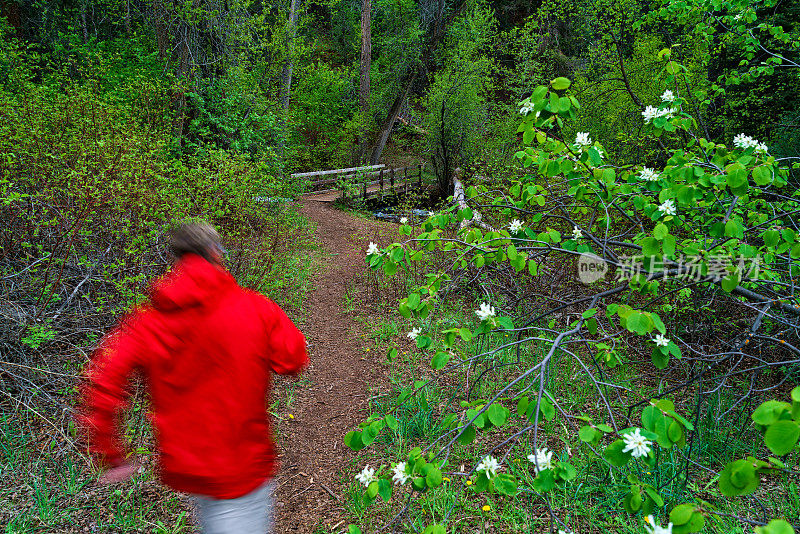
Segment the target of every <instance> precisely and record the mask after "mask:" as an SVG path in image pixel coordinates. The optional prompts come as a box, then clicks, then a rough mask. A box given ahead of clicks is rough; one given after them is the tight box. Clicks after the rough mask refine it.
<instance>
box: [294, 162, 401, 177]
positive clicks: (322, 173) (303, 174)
mask: <svg viewBox="0 0 800 534" xmlns="http://www.w3.org/2000/svg"><path fill="white" fill-rule="evenodd" d="M384 167H386V165H385V164H384V163H381V164H380V165H369V166H366V167H350V168H347V169H331V170H329V171H314V172H299V173H295V174H293V175H292V178H309V177H311V176H325V175H328V174H345V173H356V172H358V171H371V170H376V169H382V168H384Z"/></svg>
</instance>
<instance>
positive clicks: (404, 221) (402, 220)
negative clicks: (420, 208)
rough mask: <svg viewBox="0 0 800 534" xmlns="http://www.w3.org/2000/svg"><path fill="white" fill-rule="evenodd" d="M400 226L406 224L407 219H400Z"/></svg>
mask: <svg viewBox="0 0 800 534" xmlns="http://www.w3.org/2000/svg"><path fill="white" fill-rule="evenodd" d="M400 224H408V217H400Z"/></svg>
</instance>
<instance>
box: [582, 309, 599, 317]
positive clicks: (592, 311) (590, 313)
mask: <svg viewBox="0 0 800 534" xmlns="http://www.w3.org/2000/svg"><path fill="white" fill-rule="evenodd" d="M596 313H597V308H589V309H588V310H586V311H585V312H583V313H582V314H581V317H583V318H584V319H588V318H589V317H594V316H595V314H596Z"/></svg>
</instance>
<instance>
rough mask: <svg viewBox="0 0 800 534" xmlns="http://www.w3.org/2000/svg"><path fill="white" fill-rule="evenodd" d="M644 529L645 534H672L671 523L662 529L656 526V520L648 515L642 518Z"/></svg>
mask: <svg viewBox="0 0 800 534" xmlns="http://www.w3.org/2000/svg"><path fill="white" fill-rule="evenodd" d="M644 522H645V525H644V528H645V530H647V534H672V523H671V522H670V524H669V525H667V526H666V527H662V526H659V525H656V520H655V519H654V518H653V516H652V515H648V516H647V517H645V518H644Z"/></svg>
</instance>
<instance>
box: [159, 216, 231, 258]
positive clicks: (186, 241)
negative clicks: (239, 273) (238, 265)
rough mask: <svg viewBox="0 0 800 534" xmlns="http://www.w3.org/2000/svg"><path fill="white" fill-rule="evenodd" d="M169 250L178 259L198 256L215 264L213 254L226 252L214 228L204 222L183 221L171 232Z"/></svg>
mask: <svg viewBox="0 0 800 534" xmlns="http://www.w3.org/2000/svg"><path fill="white" fill-rule="evenodd" d="M169 248H170V251H171V252H172V254H173V255H174V256H175V257H176V258H180V257H181V256H183V255H184V254H197V255H198V256H202V257H203V258H205V259H206V260H208V261H210V262H213V261H214V259H213V257H212V256H211V253H212V252H215V251H219V252H224V250H225V249H224V248H223V247H222V238H220V236H219V233H218V232H217V231H216V230H215V229H214V227H213V226H211V225H210V224H208V223H207V222H205V221H202V220H193V221H181V222H179V223H178V224H177V225H176V226H175V227H174V228H172V229H171V230H170V232H169Z"/></svg>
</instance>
